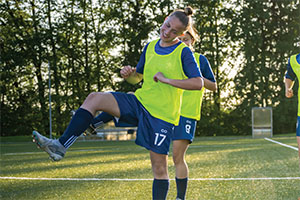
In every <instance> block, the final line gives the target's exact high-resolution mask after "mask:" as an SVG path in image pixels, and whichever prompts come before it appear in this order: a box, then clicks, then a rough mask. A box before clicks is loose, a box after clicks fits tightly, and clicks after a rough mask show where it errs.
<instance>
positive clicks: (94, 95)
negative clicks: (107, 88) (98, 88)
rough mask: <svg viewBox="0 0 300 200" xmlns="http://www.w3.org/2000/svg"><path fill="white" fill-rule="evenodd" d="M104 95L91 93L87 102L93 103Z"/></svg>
mask: <svg viewBox="0 0 300 200" xmlns="http://www.w3.org/2000/svg"><path fill="white" fill-rule="evenodd" d="M102 95H103V93H102V92H91V93H90V94H89V95H88V96H87V98H86V100H88V101H92V100H94V99H98V98H101V96H102Z"/></svg>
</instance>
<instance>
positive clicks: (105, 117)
mask: <svg viewBox="0 0 300 200" xmlns="http://www.w3.org/2000/svg"><path fill="white" fill-rule="evenodd" d="M113 119H114V117H113V116H112V115H110V114H108V113H106V112H102V113H101V114H99V115H98V116H97V117H95V118H94V119H93V120H92V123H91V124H92V126H93V127H95V128H97V127H98V126H101V125H102V124H105V123H107V122H110V121H111V120H113Z"/></svg>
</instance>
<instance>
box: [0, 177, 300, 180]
mask: <svg viewBox="0 0 300 200" xmlns="http://www.w3.org/2000/svg"><path fill="white" fill-rule="evenodd" d="M0 179H10V180H37V181H153V179H144V178H141V179H128V178H123V179H122V178H31V177H0ZM170 180H173V181H174V180H175V179H170ZM189 180H190V181H255V180H300V177H262V178H189Z"/></svg>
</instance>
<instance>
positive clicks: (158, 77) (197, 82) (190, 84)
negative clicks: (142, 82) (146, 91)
mask: <svg viewBox="0 0 300 200" xmlns="http://www.w3.org/2000/svg"><path fill="white" fill-rule="evenodd" d="M153 79H154V81H155V82H158V81H160V82H162V83H165V84H169V85H171V86H173V87H177V88H181V89H184V90H201V89H202V87H203V86H204V81H203V79H202V78H201V77H195V78H189V79H184V80H177V79H168V78H166V77H165V76H164V75H163V74H162V73H161V72H157V73H156V74H155V75H154V77H153Z"/></svg>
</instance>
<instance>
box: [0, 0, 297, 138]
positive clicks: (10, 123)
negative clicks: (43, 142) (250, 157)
mask: <svg viewBox="0 0 300 200" xmlns="http://www.w3.org/2000/svg"><path fill="white" fill-rule="evenodd" d="M186 5H190V6H192V7H193V8H195V9H196V13H195V15H194V19H195V26H196V28H197V30H198V31H199V34H200V39H199V42H198V43H197V44H196V46H195V50H196V52H200V53H202V54H204V55H205V56H206V57H207V58H208V59H209V61H210V64H211V66H212V69H213V71H214V73H215V75H216V79H217V82H218V90H217V91H216V92H206V94H205V97H204V98H205V100H204V103H203V106H202V108H203V109H202V119H201V121H200V122H199V123H198V129H197V134H198V135H214V134H216V135H232V134H235V135H241V134H249V133H250V132H251V127H250V125H251V108H252V107H255V106H271V107H273V113H274V115H273V119H274V132H275V133H284V132H292V131H294V130H295V121H296V110H297V97H293V98H292V99H286V98H285V97H284V84H283V77H284V73H285V70H286V63H287V60H288V58H289V56H290V55H292V54H295V53H299V47H300V30H299V29H300V6H299V0H285V1H278V0H255V1H253V0H240V1H238V0H231V1H226V0H216V1H209V0H186V1H180V0H174V1H170V0H165V1H159V0H123V1H119V0H108V1H103V0H98V1H96V0H95V1H93V0H81V1H78V0H70V1H54V0H39V1H36V0H29V1H25V0H23V1H16V0H15V1H8V0H3V1H1V2H0V16H1V18H0V24H1V28H0V53H1V57H0V58H1V62H0V67H1V71H0V72H1V136H6V135H28V134H31V131H32V130H33V129H38V130H40V131H41V132H42V133H49V78H48V77H49V72H50V76H51V83H50V84H51V96H52V99H51V100H52V103H51V107H52V121H53V131H54V132H55V133H57V134H62V133H63V131H64V129H65V127H66V126H67V124H68V122H69V120H70V111H71V110H74V109H77V108H78V107H79V106H80V105H81V103H82V102H83V100H84V99H85V97H86V96H87V95H88V94H89V93H90V92H92V91H109V90H114V91H123V92H127V91H133V90H135V89H136V88H138V87H139V85H136V86H132V85H129V84H128V83H126V82H124V81H123V80H122V79H120V76H119V71H120V69H121V67H122V66H123V65H127V64H130V65H132V66H135V65H136V64H137V62H138V60H139V56H140V53H141V52H142V50H143V47H144V46H145V44H147V42H149V41H151V40H152V39H154V38H157V37H158V31H159V27H160V25H161V24H162V22H163V21H164V19H165V17H166V16H167V15H168V14H169V13H170V12H171V11H172V10H174V9H175V8H184V7H185V6H186ZM49 67H50V71H49ZM295 93H297V92H296V90H295Z"/></svg>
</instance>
